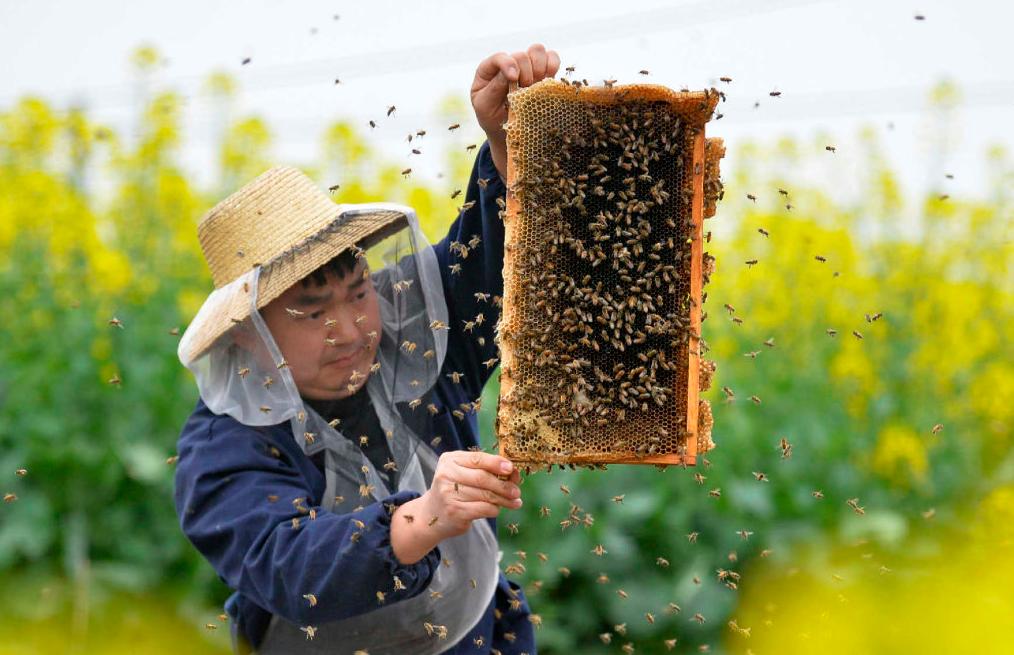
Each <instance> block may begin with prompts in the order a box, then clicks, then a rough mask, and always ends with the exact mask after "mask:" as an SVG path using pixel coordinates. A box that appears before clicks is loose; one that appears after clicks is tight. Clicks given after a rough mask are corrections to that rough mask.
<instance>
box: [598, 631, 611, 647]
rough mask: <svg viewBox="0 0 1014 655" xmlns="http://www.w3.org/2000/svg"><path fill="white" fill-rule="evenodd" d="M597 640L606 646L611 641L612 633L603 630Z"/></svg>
mask: <svg viewBox="0 0 1014 655" xmlns="http://www.w3.org/2000/svg"><path fill="white" fill-rule="evenodd" d="M599 640H600V641H601V642H602V643H603V644H605V645H606V646H608V645H609V644H611V643H613V633H611V632H603V633H602V634H600V635H599Z"/></svg>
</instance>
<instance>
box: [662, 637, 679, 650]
mask: <svg viewBox="0 0 1014 655" xmlns="http://www.w3.org/2000/svg"><path fill="white" fill-rule="evenodd" d="M662 643H663V644H665V649H666V650H672V649H673V648H676V640H675V639H663V640H662Z"/></svg>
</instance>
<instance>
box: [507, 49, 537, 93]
mask: <svg viewBox="0 0 1014 655" xmlns="http://www.w3.org/2000/svg"><path fill="white" fill-rule="evenodd" d="M511 56H512V57H514V61H515V62H517V64H518V68H519V69H520V70H521V75H520V76H519V77H518V86H531V85H532V84H533V83H534V79H533V74H532V60H531V59H529V58H528V53H527V52H515V53H514V54H513V55H511Z"/></svg>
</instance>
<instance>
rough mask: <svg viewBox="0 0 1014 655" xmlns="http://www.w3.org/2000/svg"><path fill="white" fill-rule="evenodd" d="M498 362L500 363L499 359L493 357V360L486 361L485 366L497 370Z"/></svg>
mask: <svg viewBox="0 0 1014 655" xmlns="http://www.w3.org/2000/svg"><path fill="white" fill-rule="evenodd" d="M498 361H500V358H499V357H493V358H491V359H487V360H486V361H484V362H483V364H485V365H486V368H495V367H496V363H497V362H498Z"/></svg>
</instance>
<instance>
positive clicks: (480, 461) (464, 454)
mask: <svg viewBox="0 0 1014 655" xmlns="http://www.w3.org/2000/svg"><path fill="white" fill-rule="evenodd" d="M454 463H455V464H457V465H458V466H463V467H465V468H471V469H482V470H484V471H488V472H489V473H492V474H493V475H507V474H508V473H510V472H511V471H513V470H514V464H513V463H512V462H511V461H510V460H509V459H507V458H506V457H500V456H499V455H494V454H492V453H484V452H481V451H470V450H462V451H459V452H458V453H456V454H455V457H454Z"/></svg>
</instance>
